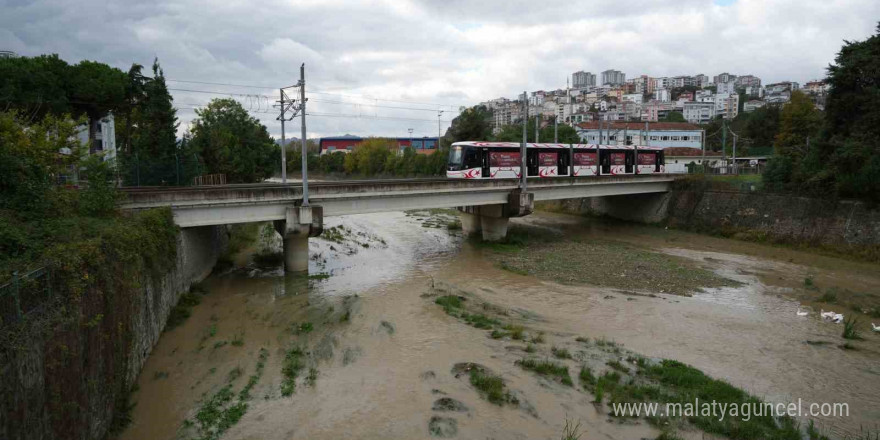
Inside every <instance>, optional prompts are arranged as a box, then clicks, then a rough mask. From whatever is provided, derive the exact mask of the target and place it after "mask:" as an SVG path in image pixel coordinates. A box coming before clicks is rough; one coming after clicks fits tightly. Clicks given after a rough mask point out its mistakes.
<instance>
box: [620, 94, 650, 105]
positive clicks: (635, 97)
mask: <svg viewBox="0 0 880 440" xmlns="http://www.w3.org/2000/svg"><path fill="white" fill-rule="evenodd" d="M644 97H645V95H642V94H641V93H628V94H626V95H623V100H624V101H629V102H635V103H637V104H641V103H642V101H643V100H644Z"/></svg>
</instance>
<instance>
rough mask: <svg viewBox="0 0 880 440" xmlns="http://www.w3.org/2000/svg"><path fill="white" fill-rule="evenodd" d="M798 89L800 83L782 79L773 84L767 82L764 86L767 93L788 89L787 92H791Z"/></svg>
mask: <svg viewBox="0 0 880 440" xmlns="http://www.w3.org/2000/svg"><path fill="white" fill-rule="evenodd" d="M799 89H800V84H798V83H796V82H794V81H782V82H778V83H775V84H767V85H766V86H765V87H764V91H765V93H767V94H774V93H779V92H783V91H786V90H788V91H789V92H793V91H795V90H799Z"/></svg>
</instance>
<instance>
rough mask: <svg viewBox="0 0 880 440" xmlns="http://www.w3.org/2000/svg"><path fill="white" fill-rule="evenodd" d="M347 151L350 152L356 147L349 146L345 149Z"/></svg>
mask: <svg viewBox="0 0 880 440" xmlns="http://www.w3.org/2000/svg"><path fill="white" fill-rule="evenodd" d="M345 149H346V150H348V151H351V150H354V145H349V146H347V147H345Z"/></svg>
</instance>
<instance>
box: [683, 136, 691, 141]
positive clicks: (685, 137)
mask: <svg viewBox="0 0 880 440" xmlns="http://www.w3.org/2000/svg"><path fill="white" fill-rule="evenodd" d="M681 140H683V141H687V140H690V138H689V137H687V136H682V137H681Z"/></svg>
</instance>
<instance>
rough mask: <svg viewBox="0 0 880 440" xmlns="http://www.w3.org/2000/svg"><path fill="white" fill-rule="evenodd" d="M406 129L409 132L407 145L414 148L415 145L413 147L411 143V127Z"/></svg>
mask: <svg viewBox="0 0 880 440" xmlns="http://www.w3.org/2000/svg"><path fill="white" fill-rule="evenodd" d="M406 131H408V132H409V147H410V148H415V147H413V143H412V132H413V129H412V128H408V129H407V130H406Z"/></svg>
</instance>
